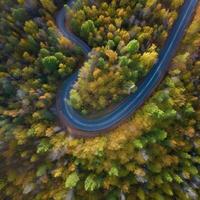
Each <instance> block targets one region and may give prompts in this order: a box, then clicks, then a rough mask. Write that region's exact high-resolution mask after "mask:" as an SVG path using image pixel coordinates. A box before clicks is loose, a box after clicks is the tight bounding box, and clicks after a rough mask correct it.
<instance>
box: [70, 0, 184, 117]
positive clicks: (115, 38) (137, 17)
mask: <svg viewBox="0 0 200 200" xmlns="http://www.w3.org/2000/svg"><path fill="white" fill-rule="evenodd" d="M182 3H183V1H174V0H170V1H168V2H166V1H131V2H130V1H110V4H108V3H107V2H105V1H100V2H97V5H93V6H91V8H90V7H89V6H87V5H84V4H83V5H80V4H79V5H78V6H77V7H76V8H78V10H77V12H73V10H72V12H71V20H70V24H69V25H68V26H70V25H71V28H72V30H73V31H74V32H75V33H77V34H78V35H80V37H82V38H83V39H84V40H86V41H87V43H88V44H89V45H90V46H91V47H96V48H94V49H93V51H92V52H91V55H90V57H89V59H88V61H87V62H85V63H84V67H82V68H81V71H80V73H79V79H78V81H77V83H76V84H75V85H74V88H73V89H72V90H71V95H70V103H71V105H72V106H73V107H74V108H75V109H78V110H80V111H81V113H83V114H88V113H91V112H94V111H98V110H103V109H105V108H106V107H107V106H110V105H112V104H115V103H118V102H120V100H122V99H123V98H124V97H125V96H127V95H128V94H130V93H133V92H134V91H135V90H136V89H137V83H138V82H139V81H141V80H142V78H143V77H144V76H145V75H146V74H147V73H148V72H149V70H150V69H151V68H152V66H153V64H154V63H155V62H156V60H157V57H158V54H159V51H160V48H161V47H162V46H163V43H164V42H165V40H166V38H167V36H168V33H169V30H170V28H171V26H172V25H173V22H174V21H175V19H176V17H177V11H178V10H179V7H180V6H181V5H182Z"/></svg>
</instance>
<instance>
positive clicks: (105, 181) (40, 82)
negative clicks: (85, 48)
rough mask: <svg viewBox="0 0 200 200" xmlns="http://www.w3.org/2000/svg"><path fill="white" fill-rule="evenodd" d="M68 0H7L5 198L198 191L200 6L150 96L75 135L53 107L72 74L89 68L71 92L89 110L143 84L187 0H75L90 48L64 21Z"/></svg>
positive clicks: (134, 199) (136, 198)
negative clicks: (98, 128) (104, 126)
mask: <svg viewBox="0 0 200 200" xmlns="http://www.w3.org/2000/svg"><path fill="white" fill-rule="evenodd" d="M65 3H66V1H63V0H55V1H53V0H38V1H36V0H17V1H13V0H1V1H0V11H1V12H0V200H10V199H12V200H24V199H30V200H32V199H33V200H51V199H52V200H64V199H68V198H69V199H71V198H74V199H75V200H89V199H91V200H93V199H94V200H118V199H127V200H145V199H147V200H162V199H163V200H170V199H177V200H198V199H199V198H200V190H199V188H200V61H199V60H200V26H199V24H200V6H198V8H197V10H196V13H195V15H194V18H193V20H192V21H191V24H190V26H189V27H188V29H187V31H186V34H185V37H184V39H183V40H182V41H181V43H180V45H179V48H178V50H177V52H176V55H175V56H174V58H173V60H172V62H171V64H170V66H169V71H168V73H167V75H166V77H165V79H164V80H163V81H162V82H161V84H160V85H159V87H158V88H157V89H156V91H155V92H154V94H153V95H152V96H151V98H149V99H148V100H147V101H146V102H145V103H144V105H143V106H141V107H140V109H138V111H137V112H136V113H134V114H133V115H132V116H131V117H130V118H129V119H128V120H127V121H125V122H123V123H122V124H121V125H120V126H119V127H117V128H116V129H114V130H113V131H109V132H106V133H105V134H104V135H101V136H98V137H95V138H90V139H88V138H82V139H77V138H73V137H71V136H70V134H69V133H68V132H67V131H66V130H65V129H63V128H62V127H61V126H60V123H59V120H58V116H57V113H56V109H55V102H56V94H57V92H58V90H59V89H60V86H61V84H62V83H63V81H64V80H66V79H67V78H68V77H70V76H71V75H72V74H73V73H74V72H75V71H77V70H78V69H79V68H80V71H79V79H78V81H77V83H76V84H75V85H74V88H73V89H72V90H71V96H70V101H71V103H72V106H73V107H74V108H75V109H78V110H79V111H80V112H82V113H83V114H88V113H91V110H93V109H95V110H97V111H98V110H99V109H103V108H105V107H106V106H108V105H110V102H119V101H120V99H121V98H123V97H124V95H128V94H129V93H132V92H134V90H135V89H136V88H134V87H133V88H132V89H133V90H132V89H131V90H130V91H129V90H128V89H129V88H130V86H133V84H135V85H137V80H139V79H141V77H142V76H143V75H145V74H146V73H148V71H149V69H150V68H151V67H152V65H153V63H154V62H155V60H156V58H157V56H158V54H159V52H160V48H161V47H162V46H163V44H164V42H165V40H166V38H167V36H168V33H169V30H170V29H171V27H172V25H173V23H174V20H175V19H176V18H177V15H178V10H179V8H180V6H181V5H182V3H183V0H132V1H130V0H112V1H110V0H109V1H103V0H98V1H95V2H94V3H95V4H92V5H91V3H92V1H90V2H87V1H86V0H85V1H77V3H76V4H75V8H74V9H73V10H72V11H73V12H72V11H71V12H70V16H71V20H70V22H69V26H70V27H71V30H72V31H73V32H74V33H75V34H76V35H77V36H79V37H80V38H81V39H83V40H84V41H85V42H87V43H88V44H89V46H90V47H91V48H92V52H91V53H90V55H89V56H88V59H86V58H85V57H84V54H83V52H82V51H81V50H80V48H79V47H77V46H76V45H75V44H73V43H72V42H71V41H70V40H69V39H67V38H66V37H64V36H63V35H62V34H61V32H60V30H59V29H58V28H57V24H56V21H55V15H56V13H57V11H59V10H60V9H61V8H62V7H63V6H64V4H65ZM85 74H86V75H87V76H84V75H85ZM86 83H87V84H86ZM84 84H85V85H84ZM105 85H106V87H105ZM90 92H93V94H95V96H94V95H93V97H91V95H87V96H84V94H90ZM105 94H109V100H110V101H108V99H107V96H106V95H105ZM91 98H93V101H91ZM94 99H95V101H94ZM92 102H94V103H95V104H93V103H92Z"/></svg>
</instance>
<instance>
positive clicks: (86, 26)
mask: <svg viewBox="0 0 200 200" xmlns="http://www.w3.org/2000/svg"><path fill="white" fill-rule="evenodd" d="M95 29H96V28H95V25H94V22H93V21H92V20H87V21H86V22H84V23H83V24H82V26H81V36H82V37H84V38H85V39H88V37H89V34H90V33H94V31H95Z"/></svg>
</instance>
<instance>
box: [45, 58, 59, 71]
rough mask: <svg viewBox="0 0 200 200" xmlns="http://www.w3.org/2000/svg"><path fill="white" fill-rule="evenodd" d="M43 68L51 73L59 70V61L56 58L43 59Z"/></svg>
mask: <svg viewBox="0 0 200 200" xmlns="http://www.w3.org/2000/svg"><path fill="white" fill-rule="evenodd" d="M42 64H43V66H44V67H45V68H46V69H47V70H48V71H50V72H53V71H55V70H56V69H57V68H58V64H59V61H58V59H57V58H56V57H55V56H47V57H45V58H43V59H42Z"/></svg>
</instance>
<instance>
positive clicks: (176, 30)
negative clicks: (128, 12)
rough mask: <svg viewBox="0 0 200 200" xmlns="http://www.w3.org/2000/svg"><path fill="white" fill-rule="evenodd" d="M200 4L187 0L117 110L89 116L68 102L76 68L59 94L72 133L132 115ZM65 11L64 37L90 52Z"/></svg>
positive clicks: (90, 133) (91, 131)
mask: <svg viewBox="0 0 200 200" xmlns="http://www.w3.org/2000/svg"><path fill="white" fill-rule="evenodd" d="M74 1H75V0H70V1H69V2H68V3H67V4H68V6H69V7H71V6H72V4H73V2H74ZM197 4H198V0H185V3H184V5H183V6H182V8H181V10H180V13H179V16H178V19H177V20H176V22H175V24H174V25H173V28H172V30H171V31H170V34H169V37H168V39H167V41H166V42H165V45H164V47H163V48H162V50H161V52H160V55H159V58H158V61H157V62H156V64H155V65H154V66H153V67H152V69H151V70H150V72H149V73H148V74H147V76H146V77H145V79H144V81H143V82H142V83H141V84H140V85H139V86H138V89H137V91H136V92H135V93H133V94H131V95H129V96H128V97H127V98H125V99H124V100H123V101H122V102H121V103H120V104H119V105H118V106H117V107H116V108H115V109H114V110H112V111H111V112H109V113H107V114H106V115H104V116H101V117H98V118H95V119H88V118H85V117H84V116H82V115H80V114H79V113H78V112H77V111H75V110H74V109H73V108H72V107H71V106H70V105H68V104H67V103H66V99H67V98H68V97H69V93H70V90H71V88H72V86H73V84H74V83H75V81H76V80H77V76H78V72H75V73H74V74H72V75H71V76H70V77H69V78H68V79H67V80H66V81H64V83H63V86H62V88H61V90H60V92H59V94H58V97H57V102H56V104H57V113H58V116H59V119H60V121H61V123H62V125H63V126H64V127H66V128H67V130H68V131H69V132H70V134H71V135H72V136H75V137H94V136H97V135H99V134H103V133H106V132H108V131H109V130H111V129H113V128H115V127H117V126H118V125H119V124H120V123H121V122H123V121H124V120H125V119H127V118H128V117H130V116H131V115H132V114H133V113H134V112H135V111H136V110H137V109H138V108H139V107H140V106H141V105H142V104H143V103H144V102H145V100H146V99H147V98H148V97H149V96H150V95H151V94H152V93H153V91H154V90H155V88H156V87H157V86H158V85H159V83H160V82H161V81H162V80H163V78H164V76H165V75H166V72H167V70H168V68H169V64H170V62H171V60H172V58H173V56H174V54H175V52H176V49H177V47H178V45H179V43H180V41H181V39H182V38H183V36H184V33H185V29H186V28H187V26H188V24H189V22H190V21H191V19H192V16H193V13H194V11H195V8H196V6H197ZM65 12H66V10H65V8H63V9H61V10H60V12H59V13H58V14H57V16H56V22H57V26H58V28H59V30H60V32H61V33H62V34H63V36H64V37H67V38H68V39H69V40H71V41H72V42H74V43H75V44H76V45H78V46H80V47H81V48H82V50H83V52H84V53H85V55H87V54H88V53H89V52H90V51H91V49H90V47H89V46H88V45H87V44H86V43H85V42H84V41H82V40H81V39H80V38H78V37H77V36H76V35H74V34H73V33H72V32H71V31H70V30H69V29H68V28H67V27H66V26H65V21H66V20H68V17H67V16H66V13H65Z"/></svg>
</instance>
